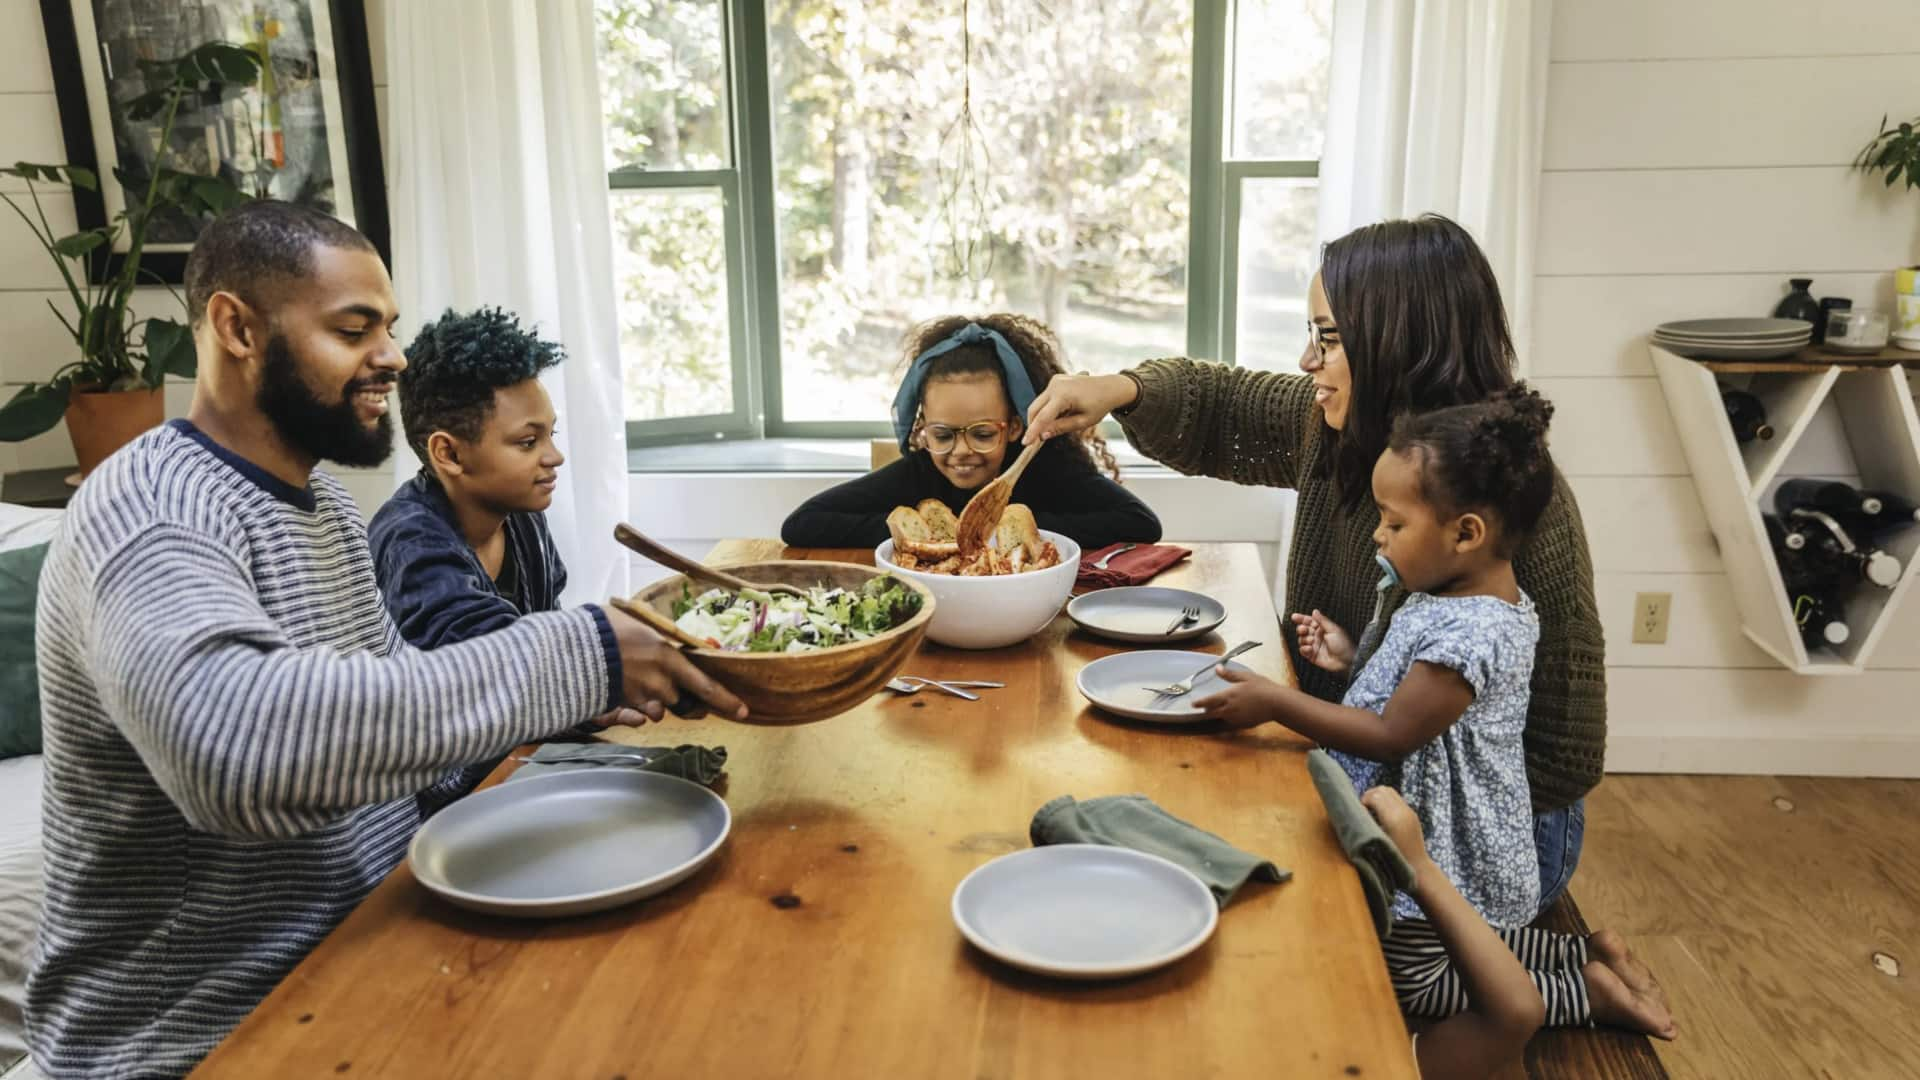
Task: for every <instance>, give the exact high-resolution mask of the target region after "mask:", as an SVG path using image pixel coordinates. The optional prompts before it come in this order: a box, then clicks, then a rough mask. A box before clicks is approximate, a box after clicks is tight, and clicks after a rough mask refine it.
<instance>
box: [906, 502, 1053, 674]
mask: <svg viewBox="0 0 1920 1080" xmlns="http://www.w3.org/2000/svg"><path fill="white" fill-rule="evenodd" d="M1040 538H1041V539H1043V540H1051V541H1053V546H1054V547H1057V548H1059V549H1060V564H1059V565H1058V566H1049V567H1047V568H1046V569H1045V570H1033V571H1030V572H1028V573H1025V574H1004V575H1001V576H998V577H954V576H953V575H951V574H923V573H921V572H919V571H918V570H902V569H901V568H900V567H898V566H895V565H894V562H893V541H892V540H888V541H886V542H885V543H882V544H881V545H880V546H879V547H877V548H874V549H873V561H874V563H875V564H876V565H878V566H879V567H880V568H881V569H882V570H885V571H886V572H888V573H890V574H898V575H900V576H901V577H903V578H906V579H907V580H909V581H913V582H917V583H919V584H921V585H924V586H926V588H927V591H928V592H930V593H932V594H933V599H934V605H933V621H932V622H930V623H928V624H927V637H928V639H930V640H932V641H937V642H939V643H940V644H942V645H951V646H953V647H954V648H956V649H998V648H1001V647H1002V646H1006V645H1012V644H1014V643H1016V642H1020V641H1025V640H1026V639H1028V638H1030V637H1032V636H1033V635H1035V634H1037V633H1039V632H1040V631H1041V630H1044V629H1045V628H1046V626H1047V624H1048V623H1050V622H1052V621H1053V617H1054V616H1055V615H1058V614H1060V609H1061V608H1062V607H1063V606H1065V604H1066V602H1067V597H1069V596H1071V595H1073V579H1074V577H1075V576H1076V575H1078V574H1079V572H1080V545H1079V544H1076V543H1074V542H1073V541H1071V540H1069V539H1067V538H1066V537H1064V536H1061V535H1060V534H1059V533H1056V532H1048V531H1047V530H1045V529H1042V530H1040Z"/></svg>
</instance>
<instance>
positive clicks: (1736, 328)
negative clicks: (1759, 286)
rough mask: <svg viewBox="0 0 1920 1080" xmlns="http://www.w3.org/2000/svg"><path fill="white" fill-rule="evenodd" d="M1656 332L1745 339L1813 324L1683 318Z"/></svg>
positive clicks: (1784, 333) (1806, 330)
mask: <svg viewBox="0 0 1920 1080" xmlns="http://www.w3.org/2000/svg"><path fill="white" fill-rule="evenodd" d="M1654 332H1655V333H1659V334H1668V335H1673V336H1677V337H1695V338H1703V337H1704V338H1716V339H1719V340H1722V341H1731V340H1739V339H1742V338H1745V339H1753V338H1761V339H1770V338H1779V337H1785V336H1789V335H1792V334H1799V333H1808V334H1810V333H1812V332H1813V324H1812V323H1810V322H1808V321H1806V320H1805V319H1682V320H1680V321H1678V322H1666V323H1661V324H1660V325H1659V326H1657V327H1655V328H1654Z"/></svg>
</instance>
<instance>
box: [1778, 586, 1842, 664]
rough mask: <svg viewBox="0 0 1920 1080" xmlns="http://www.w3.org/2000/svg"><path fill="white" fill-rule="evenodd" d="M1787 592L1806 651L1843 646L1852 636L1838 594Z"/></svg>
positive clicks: (1817, 591)
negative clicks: (1790, 595)
mask: <svg viewBox="0 0 1920 1080" xmlns="http://www.w3.org/2000/svg"><path fill="white" fill-rule="evenodd" d="M1789 592H1791V593H1792V599H1793V621H1794V623H1795V625H1797V626H1798V627H1799V628H1800V640H1801V641H1802V642H1804V643H1806V646H1807V648H1808V649H1809V650H1811V649H1817V648H1820V647H1821V646H1823V645H1824V646H1828V647H1833V646H1839V645H1845V644H1846V643H1847V639H1849V638H1851V637H1852V636H1853V629H1852V628H1851V627H1849V626H1848V625H1847V621H1846V609H1845V608H1844V607H1842V606H1841V604H1840V598H1839V596H1838V595H1836V594H1834V593H1832V592H1825V591H1821V590H1818V589H1806V590H1800V591H1797V592H1796V591H1793V590H1789Z"/></svg>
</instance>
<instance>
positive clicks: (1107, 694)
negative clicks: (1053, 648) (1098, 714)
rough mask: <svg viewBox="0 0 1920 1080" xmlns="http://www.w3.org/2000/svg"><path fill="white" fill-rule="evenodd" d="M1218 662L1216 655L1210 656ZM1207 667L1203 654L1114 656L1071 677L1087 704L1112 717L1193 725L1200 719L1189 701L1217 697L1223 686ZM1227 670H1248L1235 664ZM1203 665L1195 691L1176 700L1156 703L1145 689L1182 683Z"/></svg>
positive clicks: (1161, 651) (1165, 652)
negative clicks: (1110, 714) (1088, 702)
mask: <svg viewBox="0 0 1920 1080" xmlns="http://www.w3.org/2000/svg"><path fill="white" fill-rule="evenodd" d="M1214 659H1215V662H1216V663H1218V657H1216V658H1214ZM1206 665H1207V654H1206V653H1200V652H1178V651H1175V650H1172V649H1153V650H1148V651H1143V652H1129V653H1116V654H1114V655H1112V656H1108V657H1104V658H1102V659H1099V660H1095V661H1094V662H1093V663H1091V664H1088V665H1087V666H1086V667H1083V668H1081V669H1080V674H1079V676H1078V677H1076V678H1075V679H1074V683H1075V685H1077V686H1078V687H1079V688H1080V693H1081V695H1082V696H1083V697H1085V698H1086V699H1087V700H1088V701H1091V702H1093V703H1094V704H1095V705H1097V706H1099V707H1100V708H1102V709H1105V710H1107V711H1108V712H1110V713H1113V714H1114V715H1116V716H1124V717H1126V718H1127V719H1129V720H1145V721H1147V722H1148V723H1153V724H1192V723H1197V722H1199V720H1200V719H1201V714H1200V710H1199V709H1196V708H1194V707H1193V703H1194V702H1196V701H1198V700H1200V699H1201V698H1203V697H1206V696H1208V695H1209V694H1215V693H1218V692H1219V691H1220V690H1221V688H1222V687H1224V686H1226V685H1227V684H1226V683H1225V682H1223V681H1221V678H1220V676H1219V675H1217V674H1215V673H1214V670H1213V668H1212V667H1210V666H1206ZM1227 666H1228V667H1229V668H1231V669H1233V670H1234V671H1246V670H1248V669H1247V668H1245V667H1242V666H1241V665H1240V664H1239V663H1238V662H1230V663H1228V664H1227ZM1203 667H1205V674H1203V675H1200V676H1199V677H1198V678H1195V679H1194V680H1193V690H1192V692H1190V693H1187V694H1184V695H1182V696H1180V697H1177V698H1169V699H1166V700H1164V701H1161V700H1158V699H1157V695H1155V694H1154V692H1153V691H1151V690H1148V689H1146V688H1147V687H1149V686H1167V685H1170V684H1172V683H1177V682H1179V681H1180V680H1182V679H1185V678H1186V677H1188V676H1189V675H1193V674H1194V673H1195V672H1198V671H1200V670H1201V669H1202V668H1203Z"/></svg>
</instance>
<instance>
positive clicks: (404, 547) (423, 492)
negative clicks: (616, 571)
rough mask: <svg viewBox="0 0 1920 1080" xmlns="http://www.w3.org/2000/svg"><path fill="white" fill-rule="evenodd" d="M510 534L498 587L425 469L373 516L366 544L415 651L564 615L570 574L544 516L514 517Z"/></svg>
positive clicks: (509, 523)
mask: <svg viewBox="0 0 1920 1080" xmlns="http://www.w3.org/2000/svg"><path fill="white" fill-rule="evenodd" d="M506 533H507V551H506V557H505V559H506V561H505V563H504V565H503V567H502V571H501V581H500V583H496V582H495V581H494V579H493V578H492V577H491V576H490V575H488V573H487V571H486V568H485V567H483V566H481V565H480V556H479V554H478V553H476V552H475V551H474V550H473V548H472V547H470V546H469V545H468V544H467V539H466V537H465V536H464V535H462V534H461V532H460V524H459V519H458V518H456V517H455V516H454V512H453V504H452V503H451V502H450V501H448V499H447V493H446V490H445V489H444V488H442V487H441V486H440V481H439V479H438V478H436V477H435V476H434V475H433V473H432V472H430V471H428V470H426V469H422V470H420V472H419V474H418V475H416V476H415V477H414V478H413V479H412V480H409V481H407V483H406V485H405V486H404V487H402V488H401V489H400V490H399V491H397V492H395V493H394V495H393V497H392V498H391V499H388V500H387V503H386V505H385V506H382V507H381V508H380V511H379V512H378V513H376V514H375V515H374V516H373V522H372V524H370V525H369V526H368V527H367V542H368V544H369V545H370V546H371V547H372V548H373V566H374V573H375V574H376V575H377V576H378V579H379V582H380V591H381V593H382V594H383V595H384V596H385V597H386V602H387V611H388V613H390V614H391V615H392V616H393V621H394V624H395V625H396V626H398V627H399V628H400V636H401V637H403V638H405V639H406V640H407V642H408V643H409V644H411V645H413V646H414V647H415V648H419V649H437V648H439V647H440V646H442V645H451V644H453V643H455V642H458V641H466V640H467V639H469V638H474V637H478V636H480V635H481V634H487V633H491V632H493V631H495V630H500V629H504V628H505V627H507V626H509V625H511V624H512V623H513V621H514V620H515V619H518V618H520V617H521V616H522V615H531V614H533V613H534V612H537V611H556V610H558V609H559V607H560V592H561V590H562V589H565V588H566V586H567V568H566V566H565V565H563V564H562V563H561V562H560V555H559V553H558V552H557V551H555V550H554V546H553V536H552V534H551V533H549V532H548V531H547V519H546V515H544V514H539V513H515V514H510V515H508V517H507V521H506ZM502 584H504V585H505V590H504V591H503V589H502Z"/></svg>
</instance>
